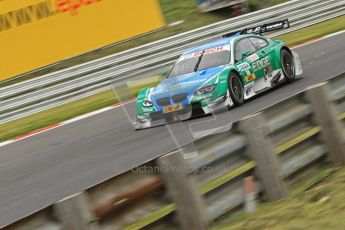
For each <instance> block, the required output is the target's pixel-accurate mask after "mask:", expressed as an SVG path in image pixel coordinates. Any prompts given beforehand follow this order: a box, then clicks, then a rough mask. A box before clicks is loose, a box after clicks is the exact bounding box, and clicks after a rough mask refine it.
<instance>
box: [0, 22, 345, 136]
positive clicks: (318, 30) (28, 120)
mask: <svg viewBox="0 0 345 230" xmlns="http://www.w3.org/2000/svg"><path fill="white" fill-rule="evenodd" d="M343 29H345V16H343V17H339V18H336V19H332V20H329V21H326V22H324V23H321V24H318V25H314V26H311V27H308V28H305V29H302V30H299V31H295V32H292V33H289V34H286V35H283V36H280V37H278V38H279V39H281V40H283V41H285V42H286V43H287V44H289V45H294V44H298V43H301V42H304V41H307V40H309V39H313V38H316V37H320V36H322V35H326V34H329V33H332V32H336V31H339V30H343ZM143 83H144V82H141V84H143ZM156 83H157V80H154V79H153V80H152V81H148V82H147V83H144V84H148V85H149V86H153V85H155V84H156ZM135 87H137V88H138V87H140V86H135ZM135 94H136V92H132V95H135ZM116 101H117V100H116V98H115V96H114V95H113V93H112V92H111V91H108V92H105V93H100V94H97V95H94V96H90V97H87V98H85V99H81V100H78V101H75V102H71V103H68V104H66V105H62V106H59V107H56V108H52V109H49V110H47V111H43V112H40V113H37V114H34V115H31V116H28V117H25V118H21V119H18V120H15V121H12V122H8V123H5V124H2V125H0V141H4V140H8V139H10V138H12V137H15V136H18V135H21V134H24V133H27V132H30V131H32V130H35V129H39V128H42V127H45V126H48V125H51V124H54V123H56V122H60V121H63V120H67V119H70V118H73V117H76V116H78V115H81V114H85V113H88V112H91V111H94V110H97V109H99V108H102V107H105V106H108V105H111V104H114V103H116Z"/></svg>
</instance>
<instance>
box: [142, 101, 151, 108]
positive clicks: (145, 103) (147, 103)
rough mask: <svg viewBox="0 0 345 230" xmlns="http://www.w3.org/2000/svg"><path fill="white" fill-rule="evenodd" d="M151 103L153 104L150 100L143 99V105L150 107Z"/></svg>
mask: <svg viewBox="0 0 345 230" xmlns="http://www.w3.org/2000/svg"><path fill="white" fill-rule="evenodd" d="M152 105H153V104H152V102H151V101H148V100H145V101H144V102H143V106H145V107H150V106H152Z"/></svg>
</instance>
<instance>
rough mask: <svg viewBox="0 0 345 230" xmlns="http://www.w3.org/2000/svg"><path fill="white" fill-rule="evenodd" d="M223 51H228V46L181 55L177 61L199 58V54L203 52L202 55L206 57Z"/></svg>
mask: <svg viewBox="0 0 345 230" xmlns="http://www.w3.org/2000/svg"><path fill="white" fill-rule="evenodd" d="M225 50H227V51H230V45H225V46H219V47H214V48H210V49H205V50H200V51H197V52H194V53H191V54H186V55H183V56H182V57H181V58H180V59H179V61H182V60H186V59H189V58H193V57H200V56H201V54H202V53H203V51H205V52H204V54H203V55H207V54H212V53H217V52H221V51H225Z"/></svg>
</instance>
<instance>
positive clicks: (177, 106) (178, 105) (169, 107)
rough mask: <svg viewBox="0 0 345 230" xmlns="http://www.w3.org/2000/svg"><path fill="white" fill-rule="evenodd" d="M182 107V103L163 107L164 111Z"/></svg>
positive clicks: (169, 111) (172, 110)
mask: <svg viewBox="0 0 345 230" xmlns="http://www.w3.org/2000/svg"><path fill="white" fill-rule="evenodd" d="M182 109H183V106H182V104H176V105H168V106H165V107H164V108H163V113H171V112H174V111H178V110H182Z"/></svg>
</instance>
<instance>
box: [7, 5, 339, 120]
mask: <svg viewBox="0 0 345 230" xmlns="http://www.w3.org/2000/svg"><path fill="white" fill-rule="evenodd" d="M343 14H345V0H303V1H301V0H295V1H289V2H287V3H284V4H280V5H277V6H274V7H271V8H267V9H264V10H260V11H256V12H253V13H249V14H245V15H243V16H240V17H236V18H233V19H229V20H225V21H221V22H218V23H215V24H212V25H209V26H205V27H202V28H199V29H195V30H192V31H189V32H185V33H182V34H178V35H175V36H172V37H169V38H166V39H162V40H159V41H156V42H153V43H149V44H147V45H144V46H140V47H137V48H133V49H130V50H127V51H124V52H121V53H118V54H115V55H111V56H108V57H104V58H101V59H97V60H95V61H92V62H88V63H85V64H81V65H77V66H74V67H71V68H67V69H64V70H61V71H57V72H54V73H50V74H47V75H44V76H42V77H38V78H35V79H32V80H28V81H25V82H21V83H18V84H15V85H11V86H8V87H4V88H2V89H1V92H0V123H4V122H8V121H11V120H15V119H18V118H21V117H24V116H27V115H31V114H34V113H37V112H39V111H43V110H46V109H49V108H52V107H55V106H58V105H61V104H65V103H67V102H70V101H73V100H77V99H80V98H83V97H86V96H90V95H93V94H95V93H98V92H100V91H102V90H106V89H109V88H110V84H111V83H120V82H123V81H125V80H128V79H133V78H138V77H142V76H145V75H146V74H155V73H157V72H160V71H162V70H163V69H166V68H167V67H168V66H170V65H172V64H173V62H174V60H175V59H176V58H177V57H178V56H179V55H180V54H181V53H182V52H183V51H184V50H186V49H188V48H190V47H192V46H195V45H196V44H200V43H204V42H207V41H209V40H212V39H214V38H217V37H220V36H221V35H222V34H224V33H228V32H230V31H236V30H239V29H241V28H243V27H246V26H248V25H254V24H262V23H263V22H267V21H271V20H277V19H285V18H288V19H289V20H290V22H291V29H289V30H286V31H282V32H280V33H275V34H271V35H270V36H271V37H272V36H277V35H281V34H283V33H287V32H290V31H293V30H297V29H300V28H303V27H306V26H309V25H312V24H315V23H319V22H321V21H324V20H328V19H330V18H334V17H337V16H340V15H343Z"/></svg>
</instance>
